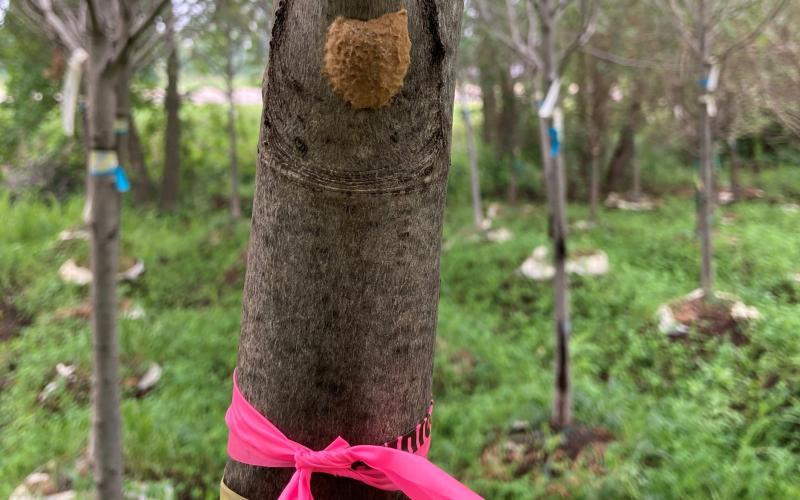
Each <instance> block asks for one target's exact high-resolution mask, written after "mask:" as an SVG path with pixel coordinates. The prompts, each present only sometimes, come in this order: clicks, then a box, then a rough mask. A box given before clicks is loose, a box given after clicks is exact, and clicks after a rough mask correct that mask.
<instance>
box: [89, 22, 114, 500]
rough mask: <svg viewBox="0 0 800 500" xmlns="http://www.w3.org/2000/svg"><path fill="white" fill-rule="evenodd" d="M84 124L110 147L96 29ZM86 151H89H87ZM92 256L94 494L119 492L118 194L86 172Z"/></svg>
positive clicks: (104, 42) (106, 78)
mask: <svg viewBox="0 0 800 500" xmlns="http://www.w3.org/2000/svg"><path fill="white" fill-rule="evenodd" d="M89 48H90V50H89V54H90V56H89V71H88V89H89V98H88V125H89V131H88V132H89V145H90V148H91V150H101V151H113V150H115V148H116V140H115V136H114V115H115V109H116V107H117V104H116V94H117V92H116V88H115V85H116V79H117V76H118V75H117V73H118V68H117V67H116V66H115V65H113V64H109V62H108V61H109V60H110V58H111V55H112V53H113V49H114V47H113V45H112V43H111V41H110V40H109V39H108V38H107V36H106V34H105V33H104V32H103V31H102V30H100V29H95V30H93V31H92V34H91V40H90V45H89ZM90 156H91V155H90ZM89 179H90V181H89V189H90V195H89V196H90V199H91V210H90V212H89V213H90V215H89V220H88V226H89V229H90V233H91V261H92V274H93V277H94V279H93V280H92V292H91V293H92V321H91V322H92V342H93V345H94V349H93V361H94V371H93V377H92V402H93V405H92V434H93V439H92V442H93V446H94V450H93V458H94V462H95V482H96V488H97V498H98V499H102V500H116V499H120V498H122V472H123V469H122V432H121V427H122V426H121V418H120V409H119V403H120V390H119V375H118V371H119V343H118V338H117V291H116V283H117V280H116V278H117V267H118V261H119V223H120V215H119V214H120V195H119V193H118V192H117V188H116V185H115V183H114V177H111V176H90V177H89Z"/></svg>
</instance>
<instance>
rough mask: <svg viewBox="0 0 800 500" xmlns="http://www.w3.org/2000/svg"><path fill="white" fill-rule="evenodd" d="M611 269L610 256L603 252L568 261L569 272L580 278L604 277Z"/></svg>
mask: <svg viewBox="0 0 800 500" xmlns="http://www.w3.org/2000/svg"><path fill="white" fill-rule="evenodd" d="M609 269H610V265H609V263H608V255H607V254H606V253H605V252H603V251H602V250H596V251H595V252H593V253H591V254H589V255H583V256H581V257H577V258H575V259H569V260H567V272H568V273H572V274H577V275H578V276H603V275H604V274H608V271H609Z"/></svg>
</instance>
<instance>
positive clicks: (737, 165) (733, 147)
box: [728, 136, 742, 201]
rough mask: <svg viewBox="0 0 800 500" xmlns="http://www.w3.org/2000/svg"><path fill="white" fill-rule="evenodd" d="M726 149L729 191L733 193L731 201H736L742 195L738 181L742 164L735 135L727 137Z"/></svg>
mask: <svg viewBox="0 0 800 500" xmlns="http://www.w3.org/2000/svg"><path fill="white" fill-rule="evenodd" d="M728 150H729V153H730V156H731V193H733V201H738V200H739V199H740V198H741V196H742V185H741V183H740V182H739V170H740V169H741V166H742V165H741V159H740V158H739V146H738V144H737V141H736V137H733V136H731V137H730V138H729V139H728Z"/></svg>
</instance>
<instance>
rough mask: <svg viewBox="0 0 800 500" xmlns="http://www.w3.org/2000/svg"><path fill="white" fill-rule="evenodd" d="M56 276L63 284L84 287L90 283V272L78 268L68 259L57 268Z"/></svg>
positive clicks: (73, 261) (83, 268)
mask: <svg viewBox="0 0 800 500" xmlns="http://www.w3.org/2000/svg"><path fill="white" fill-rule="evenodd" d="M58 276H59V277H60V278H61V280H62V281H63V282H64V283H70V284H73V285H78V286H86V285H88V284H89V283H91V282H92V271H90V270H89V269H86V268H85V267H81V266H79V265H78V264H77V263H75V260H73V259H69V260H68V261H66V262H64V263H63V264H62V265H61V267H60V268H58Z"/></svg>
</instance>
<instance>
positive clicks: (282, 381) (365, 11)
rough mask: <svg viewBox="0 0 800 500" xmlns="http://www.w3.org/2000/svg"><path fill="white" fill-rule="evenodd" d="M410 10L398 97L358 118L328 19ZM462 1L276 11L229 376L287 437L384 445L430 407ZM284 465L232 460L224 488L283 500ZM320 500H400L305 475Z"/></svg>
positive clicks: (342, 1) (305, 5)
mask: <svg viewBox="0 0 800 500" xmlns="http://www.w3.org/2000/svg"><path fill="white" fill-rule="evenodd" d="M402 8H405V9H407V11H408V22H409V35H410V38H411V43H412V48H411V66H410V68H409V71H408V74H407V76H406V78H405V84H404V86H403V88H402V89H401V90H400V92H399V93H398V94H397V95H396V96H395V97H394V98H393V100H392V102H391V103H390V104H389V105H388V106H385V107H382V108H379V109H367V110H356V109H354V108H353V107H352V106H351V105H349V104H347V103H346V102H345V101H344V100H343V99H342V98H341V97H339V96H337V95H336V94H334V93H333V91H332V90H331V87H330V84H329V82H328V79H327V77H326V76H325V75H323V73H322V71H321V70H322V64H323V61H322V57H323V49H324V46H325V37H326V32H327V28H328V26H329V25H330V24H331V23H332V22H333V21H334V20H335V19H336V17H337V16H344V17H351V18H356V19H361V20H368V19H374V18H376V17H378V16H381V15H383V14H386V13H389V12H397V11H399V10H400V9H402ZM462 8H463V5H462V2H460V1H458V0H408V1H398V0H371V1H368V0H328V1H319V0H293V1H292V0H289V1H282V2H280V4H279V6H278V8H277V11H276V17H275V24H274V28H273V32H272V42H271V55H270V62H269V67H268V71H267V78H266V83H265V90H264V114H263V119H262V131H261V141H260V148H259V165H258V172H257V176H256V192H255V202H254V208H253V218H252V234H251V240H250V248H249V255H248V266H247V278H246V283H245V293H244V304H243V311H242V327H241V338H240V346H239V360H238V365H237V366H238V368H237V369H238V372H237V374H238V380H239V384H240V387H241V389H242V392H243V394H244V396H245V397H246V398H247V399H248V400H249V401H250V402H251V403H252V404H253V405H254V406H255V407H256V408H257V409H258V410H259V411H260V412H261V413H262V414H264V415H265V416H266V417H267V418H269V419H270V420H271V421H272V422H273V423H274V424H275V425H277V427H278V428H279V429H281V430H282V431H283V432H284V433H285V434H286V435H287V436H288V437H290V438H291V439H293V440H295V441H298V442H300V443H303V444H305V445H306V446H309V447H310V448H312V449H322V448H324V447H326V446H327V445H328V444H330V443H331V441H333V440H334V439H335V438H336V436H339V435H340V436H342V437H343V438H345V439H347V440H348V441H349V442H350V443H351V444H378V443H382V442H385V441H386V440H388V439H392V438H394V437H396V436H397V435H399V434H401V433H403V432H405V431H406V430H408V429H409V428H412V427H413V426H414V424H415V423H416V422H417V420H418V419H419V418H420V417H421V416H422V415H423V414H424V412H425V409H426V405H427V404H428V402H429V400H430V398H431V386H432V384H431V378H432V370H433V349H434V344H435V327H436V311H437V302H438V295H439V252H440V246H441V231H442V212H443V209H444V199H445V191H446V182H447V172H448V167H449V161H450V135H451V126H452V122H451V120H452V118H451V116H452V105H453V89H454V76H453V68H454V62H455V54H456V48H457V46H458V37H459V34H460V32H461V29H460V24H461V14H462ZM292 473H293V470H291V469H265V468H257V467H251V466H247V465H244V464H240V463H237V462H234V461H229V462H228V464H227V466H226V469H225V477H224V480H225V483H226V484H227V485H228V486H229V487H230V488H231V489H232V490H233V491H235V492H237V493H239V494H241V495H243V496H245V497H247V498H250V499H257V498H277V497H278V495H279V493H280V491H281V490H282V489H283V487H284V486H285V484H286V483H287V482H288V480H289V478H290V476H291V474H292ZM312 490H313V492H314V495H315V498H317V499H318V500H325V499H334V498H336V499H342V498H348V499H367V498H369V499H373V498H375V499H378V498H380V499H383V498H396V497H397V496H398V494H396V493H389V492H383V491H379V490H374V489H372V488H369V487H367V486H366V485H363V484H361V483H358V482H355V481H351V480H348V479H342V478H335V477H332V476H326V475H324V474H315V475H314V476H313V480H312Z"/></svg>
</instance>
